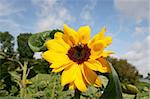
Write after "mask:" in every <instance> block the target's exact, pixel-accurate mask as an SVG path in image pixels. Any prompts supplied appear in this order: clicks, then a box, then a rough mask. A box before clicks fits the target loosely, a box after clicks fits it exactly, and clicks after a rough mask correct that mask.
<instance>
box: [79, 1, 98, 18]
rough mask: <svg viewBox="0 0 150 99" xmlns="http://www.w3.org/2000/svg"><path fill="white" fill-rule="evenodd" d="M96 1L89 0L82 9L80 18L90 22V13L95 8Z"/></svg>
mask: <svg viewBox="0 0 150 99" xmlns="http://www.w3.org/2000/svg"><path fill="white" fill-rule="evenodd" d="M96 3H97V0H90V1H89V2H88V3H87V4H86V5H85V6H84V7H83V9H82V11H81V13H80V16H81V18H83V19H85V20H86V21H91V19H92V18H93V16H92V11H93V10H94V8H95V6H96Z"/></svg>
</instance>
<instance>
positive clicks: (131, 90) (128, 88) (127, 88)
mask: <svg viewBox="0 0 150 99" xmlns="http://www.w3.org/2000/svg"><path fill="white" fill-rule="evenodd" d="M122 90H123V92H124V93H127V94H133V95H136V94H137V93H138V92H139V90H138V88H137V87H136V86H134V85H131V84H122Z"/></svg>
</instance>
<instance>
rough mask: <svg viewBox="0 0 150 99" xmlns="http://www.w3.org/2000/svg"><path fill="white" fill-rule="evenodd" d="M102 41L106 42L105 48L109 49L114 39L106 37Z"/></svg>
mask: <svg viewBox="0 0 150 99" xmlns="http://www.w3.org/2000/svg"><path fill="white" fill-rule="evenodd" d="M102 41H103V42H104V44H105V47H107V46H108V45H110V44H111V43H112V37H110V36H106V37H104V38H103V39H102Z"/></svg>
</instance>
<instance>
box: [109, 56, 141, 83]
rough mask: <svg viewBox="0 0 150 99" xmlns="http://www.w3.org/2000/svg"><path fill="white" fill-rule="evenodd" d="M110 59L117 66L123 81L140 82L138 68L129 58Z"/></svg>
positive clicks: (116, 68)
mask: <svg viewBox="0 0 150 99" xmlns="http://www.w3.org/2000/svg"><path fill="white" fill-rule="evenodd" d="M108 60H109V61H110V63H111V64H112V66H113V67H114V68H115V70H116V72H117V73H118V76H119V79H120V81H121V82H122V83H129V84H133V85H136V83H138V81H139V73H138V70H137V69H136V68H135V67H134V66H133V65H132V64H130V63H128V62H127V60H124V59H117V58H112V57H109V58H108Z"/></svg>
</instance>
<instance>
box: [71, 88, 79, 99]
mask: <svg viewBox="0 0 150 99" xmlns="http://www.w3.org/2000/svg"><path fill="white" fill-rule="evenodd" d="M80 95H81V91H79V90H78V89H75V93H74V98H73V99H80Z"/></svg>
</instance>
